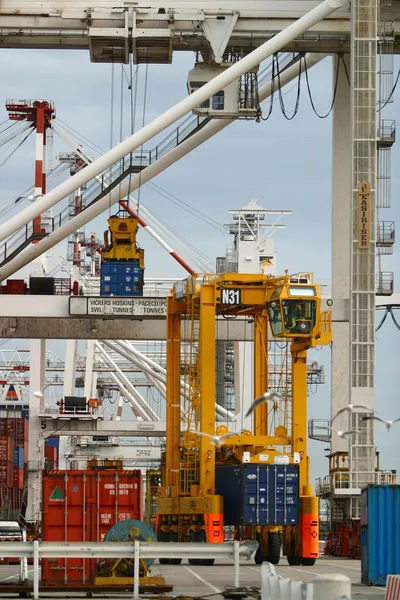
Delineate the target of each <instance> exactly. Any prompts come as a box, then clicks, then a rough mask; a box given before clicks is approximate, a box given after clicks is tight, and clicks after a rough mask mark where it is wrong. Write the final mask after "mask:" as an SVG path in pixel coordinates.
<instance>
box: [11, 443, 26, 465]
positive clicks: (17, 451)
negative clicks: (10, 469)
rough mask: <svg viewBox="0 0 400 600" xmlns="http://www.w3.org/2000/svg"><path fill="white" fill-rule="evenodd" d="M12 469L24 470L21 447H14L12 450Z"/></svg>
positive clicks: (22, 449)
mask: <svg viewBox="0 0 400 600" xmlns="http://www.w3.org/2000/svg"><path fill="white" fill-rule="evenodd" d="M13 465H14V467H19V468H21V469H23V468H24V448H23V446H15V448H14V460H13Z"/></svg>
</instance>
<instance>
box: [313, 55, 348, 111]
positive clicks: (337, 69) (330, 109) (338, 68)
mask: <svg viewBox="0 0 400 600" xmlns="http://www.w3.org/2000/svg"><path fill="white" fill-rule="evenodd" d="M303 60H304V74H305V76H306V83H307V91H308V97H309V98H310V103H311V107H312V109H313V111H314V113H315V114H316V115H317V117H318V118H319V119H326V118H327V117H329V115H330V114H331V112H332V110H333V106H334V104H335V100H336V94H337V89H338V83H339V70H340V65H341V63H342V62H344V59H343V55H342V54H340V55H339V60H338V62H337V65H336V75H335V85H334V89H333V97H332V102H331V105H330V107H329V110H328V112H327V113H326V114H325V115H320V114H319V113H318V111H317V109H316V108H315V104H314V100H313V97H312V94H311V87H310V82H309V79H308V69H307V62H306V59H305V58H303Z"/></svg>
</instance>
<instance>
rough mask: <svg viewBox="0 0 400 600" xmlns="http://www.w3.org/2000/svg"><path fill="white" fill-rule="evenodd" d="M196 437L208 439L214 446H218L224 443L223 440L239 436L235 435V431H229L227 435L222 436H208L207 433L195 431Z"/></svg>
mask: <svg viewBox="0 0 400 600" xmlns="http://www.w3.org/2000/svg"><path fill="white" fill-rule="evenodd" d="M196 435H202V436H203V437H206V438H209V439H210V440H211V442H212V444H214V446H219V445H220V444H223V443H224V440H225V439H227V438H229V437H232V436H234V435H240V433H236V431H230V432H229V433H224V434H223V435H210V434H209V433H203V432H202V431H196Z"/></svg>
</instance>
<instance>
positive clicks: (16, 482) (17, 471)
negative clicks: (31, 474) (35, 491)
mask: <svg viewBox="0 0 400 600" xmlns="http://www.w3.org/2000/svg"><path fill="white" fill-rule="evenodd" d="M24 482H25V476H24V469H21V468H20V467H14V468H13V487H14V488H18V489H19V490H23V489H24Z"/></svg>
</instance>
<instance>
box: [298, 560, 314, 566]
mask: <svg viewBox="0 0 400 600" xmlns="http://www.w3.org/2000/svg"><path fill="white" fill-rule="evenodd" d="M315 560H316V559H315V558H302V559H301V564H302V565H303V567H313V566H314V565H315Z"/></svg>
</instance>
